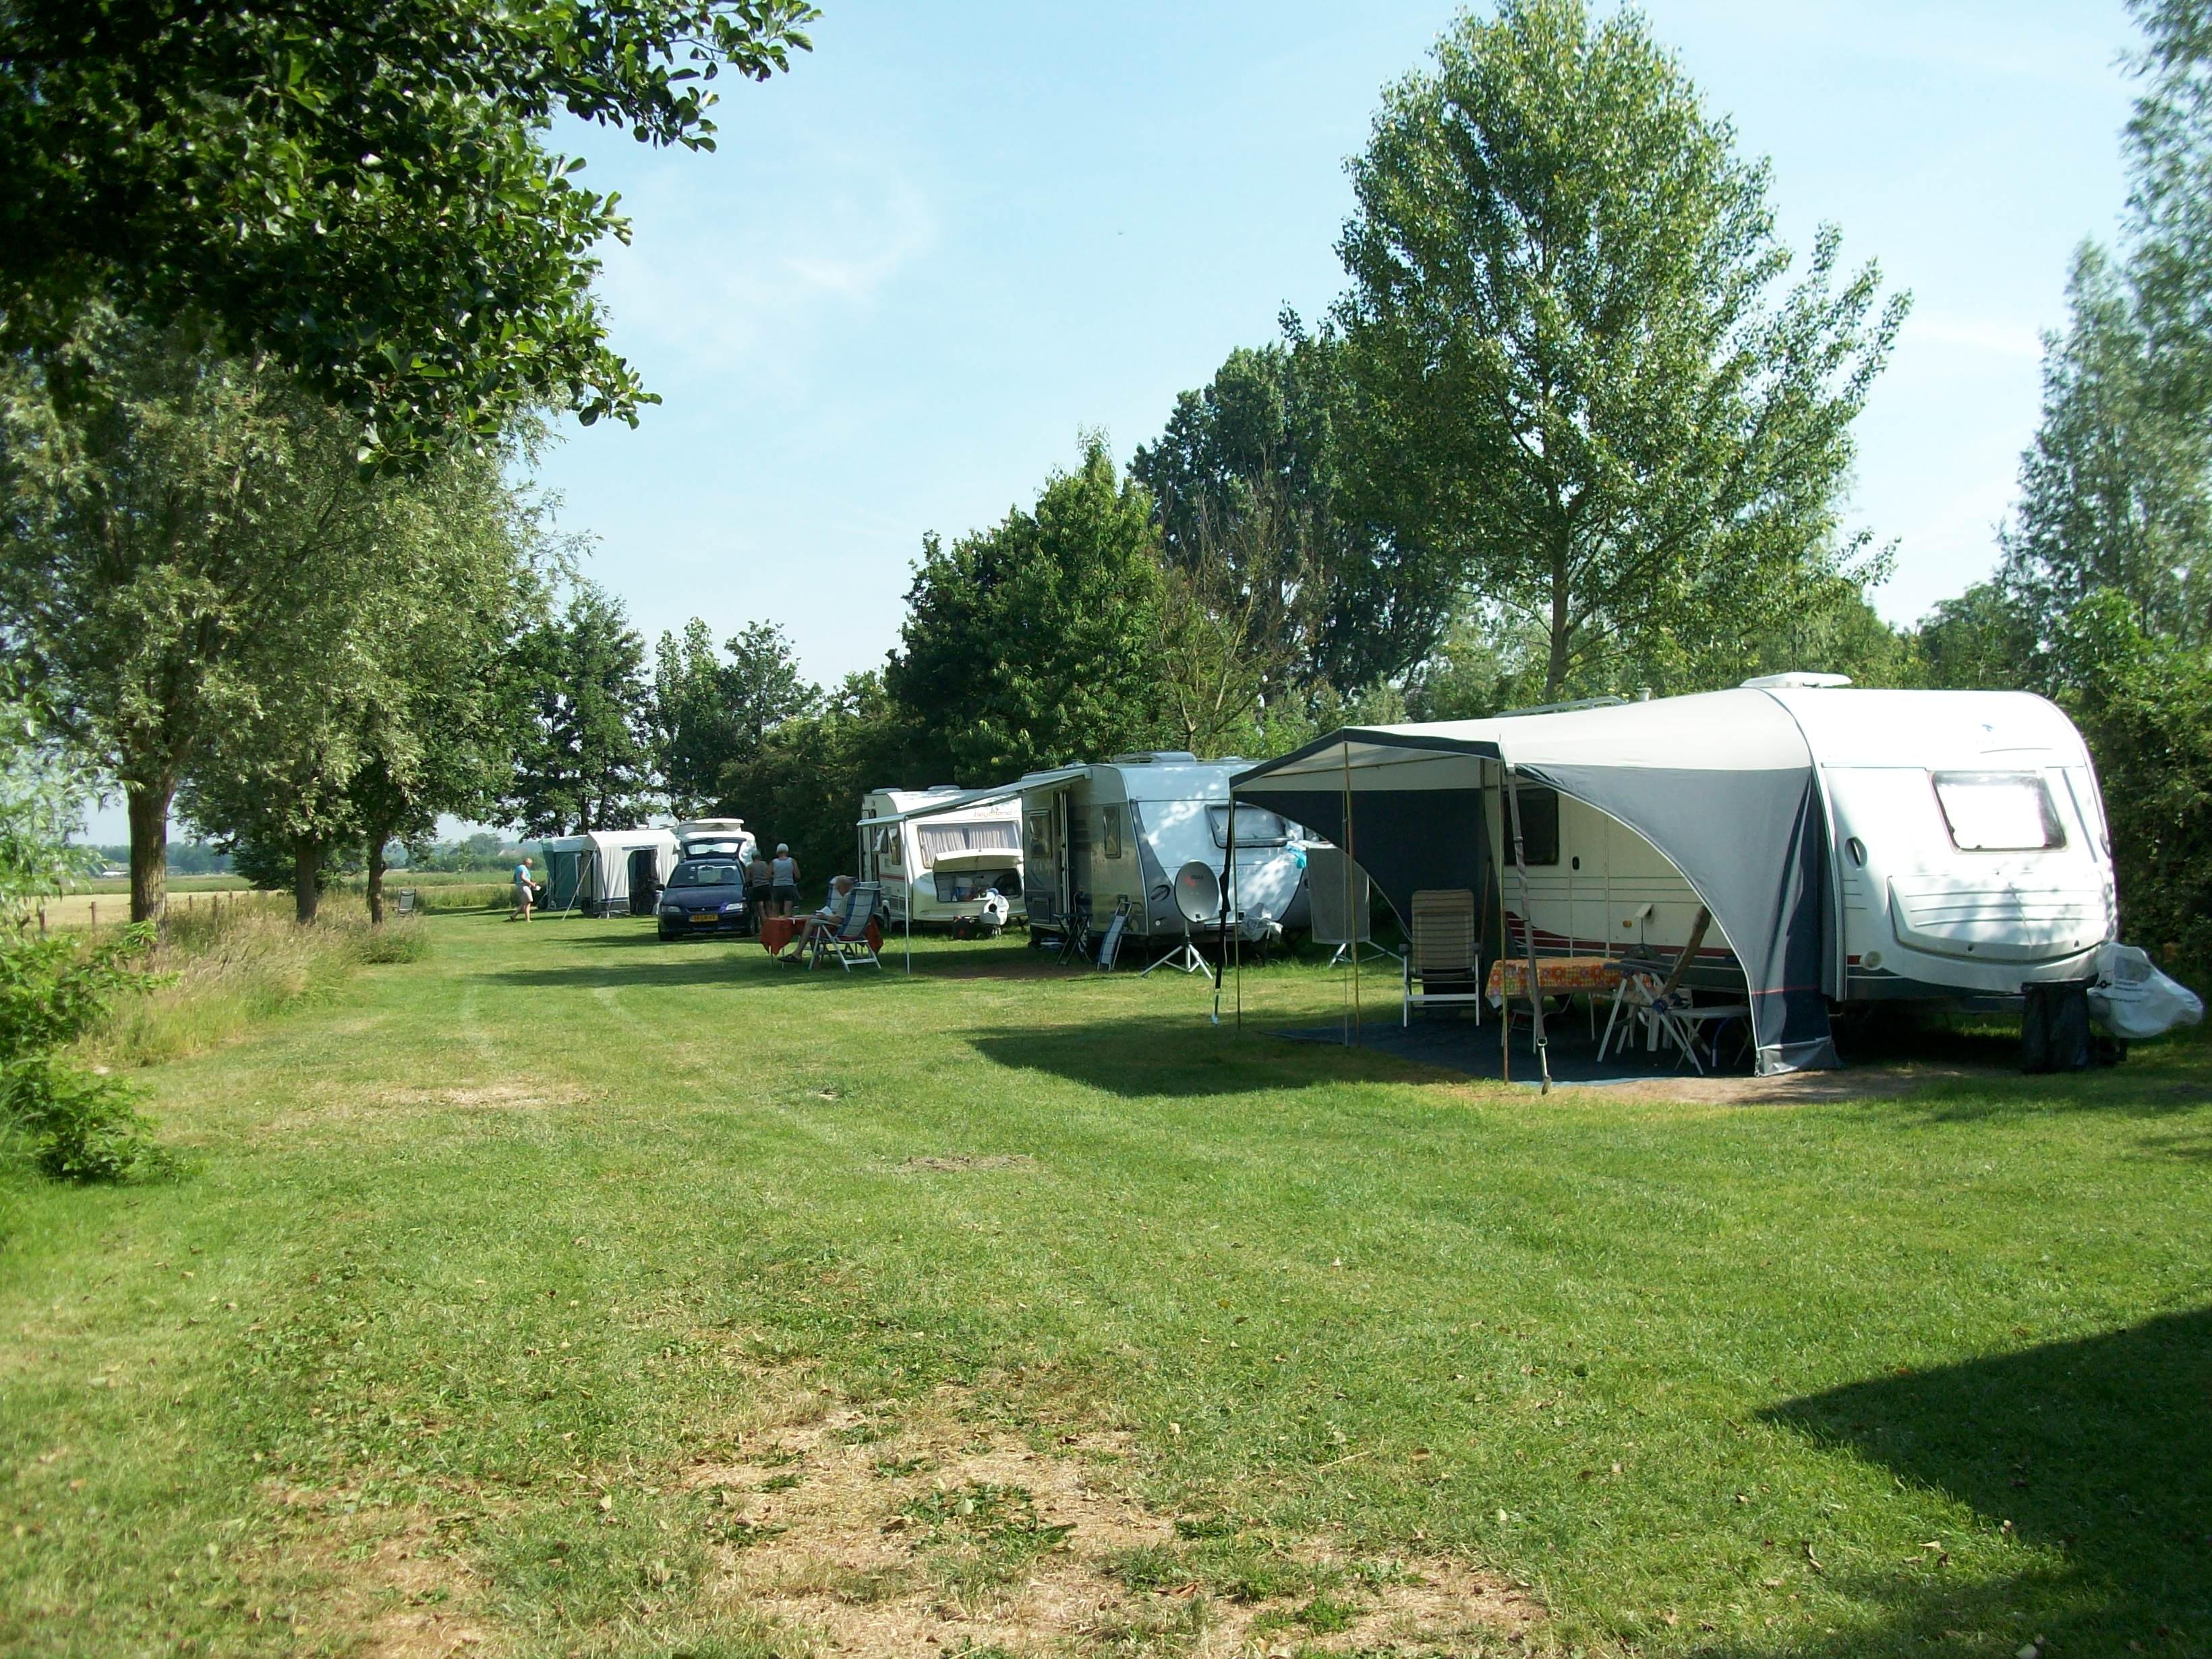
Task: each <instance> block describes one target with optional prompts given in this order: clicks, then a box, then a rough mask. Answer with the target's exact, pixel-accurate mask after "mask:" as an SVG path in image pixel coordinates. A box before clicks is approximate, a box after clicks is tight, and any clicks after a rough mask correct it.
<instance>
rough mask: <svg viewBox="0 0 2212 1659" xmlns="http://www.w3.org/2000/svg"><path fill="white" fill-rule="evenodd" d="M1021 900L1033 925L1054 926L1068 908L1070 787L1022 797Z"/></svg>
mask: <svg viewBox="0 0 2212 1659" xmlns="http://www.w3.org/2000/svg"><path fill="white" fill-rule="evenodd" d="M1022 903H1023V906H1024V908H1026V909H1027V910H1028V912H1029V917H1030V925H1031V926H1032V927H1046V928H1050V927H1057V926H1059V925H1060V921H1061V920H1062V919H1063V917H1064V916H1065V915H1066V910H1067V791H1066V790H1065V789H1055V790H1054V791H1053V792H1052V793H1050V794H1048V795H1045V796H1043V797H1042V798H1040V797H1037V796H1033V795H1030V796H1024V797H1023V799H1022Z"/></svg>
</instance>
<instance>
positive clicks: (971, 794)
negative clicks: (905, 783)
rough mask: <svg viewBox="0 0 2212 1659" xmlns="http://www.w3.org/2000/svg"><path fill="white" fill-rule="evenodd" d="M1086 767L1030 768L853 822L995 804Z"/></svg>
mask: <svg viewBox="0 0 2212 1659" xmlns="http://www.w3.org/2000/svg"><path fill="white" fill-rule="evenodd" d="M1090 770H1091V769H1090V768H1089V767H1087V766H1061V767H1056V768H1054V769H1053V770H1051V771H1049V772H1030V773H1027V774H1025V775H1023V776H1021V777H1018V778H1016V779H1015V780H1014V781H1012V783H1000V784H994V785H993V786H992V787H990V788H988V789H963V790H961V791H959V792H958V793H955V794H949V795H939V796H938V797H936V798H935V799H932V800H927V801H925V802H923V803H922V804H921V805H919V806H909V807H908V808H907V809H906V811H903V812H884V813H879V814H878V815H877V816H876V817H866V818H860V819H858V820H856V822H858V823H864V824H875V825H882V824H886V823H905V822H907V820H908V819H909V818H936V817H944V816H945V813H947V812H958V811H964V810H965V809H967V808H968V807H970V806H996V805H998V804H999V803H1000V801H1006V800H1012V799H1013V798H1014V797H1015V796H1017V795H1026V794H1027V793H1029V792H1030V790H1032V789H1050V788H1052V787H1054V786H1055V785H1058V784H1063V783H1069V782H1073V781H1074V780H1075V779H1077V778H1079V777H1081V776H1083V775H1085V773H1087V772H1089V771H1090Z"/></svg>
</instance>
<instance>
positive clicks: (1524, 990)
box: [1487, 957, 1620, 1008]
mask: <svg viewBox="0 0 2212 1659" xmlns="http://www.w3.org/2000/svg"><path fill="white" fill-rule="evenodd" d="M1536 983H1537V985H1538V986H1539V987H1541V989H1542V991H1543V993H1544V994H1545V995H1546V996H1565V994H1567V993H1568V992H1570V991H1610V990H1612V989H1613V987H1615V986H1617V985H1618V984H1619V983H1620V971H1619V969H1618V967H1617V966H1616V964H1615V963H1614V960H1613V957H1537V958H1536ZM1487 989H1488V994H1489V997H1490V1006H1492V1007H1493V1008H1495V1007H1498V1006H1502V1005H1503V1004H1504V1001H1505V999H1506V998H1508V997H1519V998H1521V999H1522V1000H1523V1001H1525V1000H1527V999H1528V958H1527V957H1499V958H1498V960H1497V961H1496V962H1493V963H1491V964H1490V984H1489V986H1488V987H1487Z"/></svg>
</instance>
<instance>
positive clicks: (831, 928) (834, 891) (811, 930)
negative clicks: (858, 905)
mask: <svg viewBox="0 0 2212 1659" xmlns="http://www.w3.org/2000/svg"><path fill="white" fill-rule="evenodd" d="M853 886H854V882H853V878H852V877H850V876H839V877H838V878H836V880H835V881H833V882H831V883H830V884H829V899H828V901H827V902H825V903H824V904H823V907H822V908H820V909H819V910H817V911H816V912H815V913H814V914H813V915H811V916H809V917H807V919H806V927H805V932H803V933H801V934H800V935H799V943H800V944H801V945H811V944H813V943H814V941H815V940H816V939H835V938H836V935H837V932H838V930H839V929H840V928H842V927H844V925H845V918H846V917H848V916H849V915H852V914H853Z"/></svg>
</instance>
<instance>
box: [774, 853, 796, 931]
mask: <svg viewBox="0 0 2212 1659" xmlns="http://www.w3.org/2000/svg"><path fill="white" fill-rule="evenodd" d="M768 870H769V900H770V902H773V903H774V904H775V913H776V915H780V916H788V915H792V914H793V912H794V911H796V910H797V909H798V908H799V860H797V859H795V858H793V857H792V856H791V848H789V847H788V846H787V845H786V844H785V843H784V842H776V844H775V857H774V858H773V859H771V860H769V866H768Z"/></svg>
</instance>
